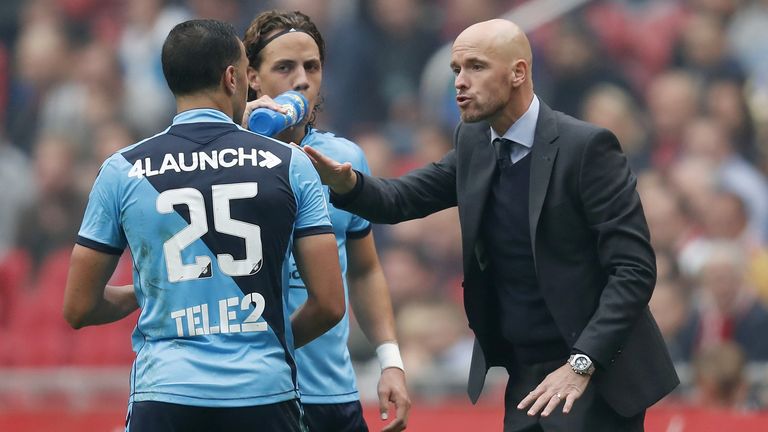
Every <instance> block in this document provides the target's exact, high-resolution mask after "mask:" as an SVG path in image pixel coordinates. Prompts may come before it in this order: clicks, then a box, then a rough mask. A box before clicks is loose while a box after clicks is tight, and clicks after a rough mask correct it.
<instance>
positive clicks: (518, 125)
mask: <svg viewBox="0 0 768 432" xmlns="http://www.w3.org/2000/svg"><path fill="white" fill-rule="evenodd" d="M539 105H540V104H539V98H538V97H537V96H536V95H533V100H532V101H531V105H529V106H528V111H526V112H525V113H524V114H523V115H522V116H520V118H519V119H517V121H516V122H514V123H512V126H510V127H509V129H507V131H506V132H504V135H503V136H501V137H499V134H497V133H496V131H495V130H493V128H491V142H493V141H494V140H495V139H496V138H506V139H508V140H510V141H514V142H516V143H518V144H522V145H524V146H525V147H528V148H531V147H533V137H534V135H535V134H536V123H537V122H538V120H539Z"/></svg>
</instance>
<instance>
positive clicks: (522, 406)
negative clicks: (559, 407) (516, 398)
mask: <svg viewBox="0 0 768 432" xmlns="http://www.w3.org/2000/svg"><path fill="white" fill-rule="evenodd" d="M541 393H543V391H542V390H539V388H538V387H537V388H535V389H533V391H532V392H530V393H528V396H526V397H525V398H523V400H521V401H520V403H519V404H517V409H521V410H522V409H526V408H528V406H529V405H531V404H532V403H533V401H535V400H536V399H538V397H539V396H541Z"/></svg>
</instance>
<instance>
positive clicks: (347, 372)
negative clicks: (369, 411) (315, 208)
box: [288, 129, 371, 404]
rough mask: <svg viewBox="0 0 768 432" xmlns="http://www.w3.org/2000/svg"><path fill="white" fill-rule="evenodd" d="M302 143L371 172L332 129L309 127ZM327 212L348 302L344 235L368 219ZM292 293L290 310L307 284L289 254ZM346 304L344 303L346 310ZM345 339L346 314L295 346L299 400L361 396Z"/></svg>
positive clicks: (365, 228)
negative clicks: (331, 326) (320, 332)
mask: <svg viewBox="0 0 768 432" xmlns="http://www.w3.org/2000/svg"><path fill="white" fill-rule="evenodd" d="M301 145H302V146H304V145H309V146H311V147H313V148H316V149H318V150H320V151H321V152H322V153H323V154H325V155H327V156H328V157H330V158H332V159H335V160H337V161H339V162H342V163H343V162H350V163H351V164H352V166H353V168H355V169H356V170H358V171H360V172H363V173H365V174H370V169H369V168H368V162H367V161H366V160H365V155H364V154H363V151H362V150H361V149H360V147H358V146H357V145H356V144H354V143H352V142H351V141H348V140H346V139H344V138H340V137H337V136H335V135H333V134H332V133H330V132H321V131H318V130H316V129H309V132H308V133H307V135H306V136H305V137H304V139H303V140H302V141H301ZM323 190H324V193H325V196H326V199H327V200H329V196H328V195H329V191H328V187H327V186H323ZM328 212H329V213H330V216H331V222H332V223H333V231H334V233H335V234H336V244H337V245H338V247H339V264H340V265H341V274H342V280H343V281H344V298H345V301H346V302H347V306H349V291H348V288H347V248H346V245H347V240H348V239H350V238H362V237H365V236H366V235H368V233H369V232H370V231H371V224H370V222H368V221H367V220H365V219H363V218H361V217H359V216H356V215H353V214H352V213H349V212H346V211H344V210H339V209H337V208H335V207H334V206H333V205H331V204H330V201H329V204H328ZM290 269H291V274H290V286H291V289H290V294H289V299H288V300H289V302H288V305H289V308H290V311H291V312H293V311H294V310H296V309H297V308H298V307H299V306H301V305H302V304H304V302H305V301H306V300H307V289H306V287H305V286H304V282H303V281H302V280H301V277H300V275H299V272H298V270H297V269H296V262H295V261H294V259H293V256H291V259H290ZM348 309H349V307H347V310H348ZM348 338H349V314H348V313H345V314H344V318H342V319H341V321H339V323H338V324H336V326H334V327H333V328H332V329H330V330H329V331H328V332H326V333H325V334H323V335H322V336H320V337H318V338H317V339H315V340H313V341H312V342H310V343H309V344H307V345H305V346H303V347H301V348H299V349H297V350H296V360H297V362H298V365H299V390H300V392H301V401H302V402H303V403H309V404H332V403H345V402H352V401H356V400H358V399H359V395H358V392H357V385H356V382H355V371H354V369H352V361H351V359H350V357H349V351H348V350H347V339H348Z"/></svg>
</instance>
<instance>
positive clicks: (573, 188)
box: [305, 20, 679, 432]
mask: <svg viewBox="0 0 768 432" xmlns="http://www.w3.org/2000/svg"><path fill="white" fill-rule="evenodd" d="M532 63H533V61H532V55H531V47H530V44H529V42H528V39H527V37H526V36H525V34H524V33H523V32H522V31H521V30H520V28H519V27H518V26H517V25H515V24H514V23H512V22H510V21H506V20H491V21H486V22H481V23H478V24H475V25H472V26H470V27H469V28H467V29H466V30H464V31H463V32H462V33H461V34H460V35H459V36H458V37H457V38H456V41H455V42H454V44H453V47H452V54H451V68H452V69H453V71H454V73H455V76H456V78H455V87H456V91H457V96H456V102H457V104H458V106H459V109H460V112H461V120H462V121H461V123H460V124H459V125H458V126H457V128H456V133H455V136H454V144H455V149H454V150H452V151H451V152H449V153H448V154H446V156H445V157H444V158H443V159H442V160H440V161H439V162H437V163H433V164H430V165H427V166H425V167H423V168H420V169H417V170H414V171H412V172H410V173H408V174H406V175H405V176H403V177H400V178H398V179H379V178H375V177H371V176H367V175H363V174H361V173H360V172H357V171H354V170H352V169H351V167H350V166H349V165H348V164H339V163H337V162H335V161H333V160H331V159H328V158H327V157H325V156H324V155H322V154H321V153H320V152H317V151H316V150H314V149H311V148H308V149H305V151H306V152H307V153H308V154H309V156H310V157H311V158H312V159H313V162H314V163H315V167H316V168H317V169H318V171H319V172H320V175H321V178H322V179H323V181H324V183H327V184H328V185H329V186H330V187H331V190H332V202H333V203H334V205H336V206H337V207H340V208H343V209H345V210H348V211H351V212H353V213H357V214H359V215H361V216H363V217H365V218H367V219H369V220H371V221H372V222H377V223H397V222H401V221H405V220H409V219H415V218H421V217H424V216H427V215H429V214H431V213H434V212H437V211H439V210H442V209H445V208H448V207H452V206H458V208H459V217H460V224H461V231H462V243H463V244H462V250H463V258H464V260H463V266H464V283H463V286H464V304H465V309H466V312H467V317H468V319H469V326H470V327H471V328H472V330H473V331H474V333H475V336H476V344H475V350H474V353H473V359H472V366H471V370H470V377H469V388H468V390H469V394H470V398H471V399H472V401H473V402H474V401H476V400H477V397H478V396H479V394H480V391H481V390H482V385H483V381H484V379H485V373H486V371H487V370H488V368H489V367H491V366H503V367H505V368H506V369H507V370H508V371H509V382H508V384H507V391H506V397H505V406H506V413H505V418H504V431H505V432H515V431H569V432H570V431H584V432H595V431H625V432H626V431H642V430H643V421H644V416H645V410H646V408H648V407H649V406H651V405H652V404H653V403H655V402H656V401H658V400H659V399H661V398H662V397H663V396H664V395H666V394H667V393H669V392H670V391H671V390H672V389H673V388H674V387H675V386H676V385H677V384H678V382H679V381H678V378H677V375H676V373H675V370H674V368H673V365H672V362H671V360H670V357H669V354H668V352H667V349H666V347H665V345H664V341H663V339H662V337H661V334H660V333H659V330H658V327H657V325H656V323H655V321H654V319H653V317H652V316H651V314H650V312H649V309H648V301H649V299H650V297H651V293H652V292H653V287H654V284H655V279H656V268H655V257H654V252H653V249H652V248H651V245H650V241H649V233H648V227H647V224H646V221H645V216H644V214H643V209H642V206H641V203H640V199H639V197H638V194H637V191H636V187H635V186H636V177H635V176H634V174H633V173H632V172H631V171H630V168H629V166H628V164H627V159H626V157H625V156H624V154H623V153H622V151H621V148H620V146H619V142H618V140H617V139H616V137H615V136H614V134H613V133H611V132H610V131H608V130H606V129H601V128H599V127H597V126H594V125H591V124H588V123H585V122H582V121H579V120H577V119H574V118H572V117H569V116H567V115H565V114H562V113H560V112H556V111H553V110H552V109H550V108H549V107H548V106H547V105H546V104H545V103H544V102H542V101H540V100H539V98H538V97H537V96H536V94H535V93H534V90H533V82H532V79H531V67H532Z"/></svg>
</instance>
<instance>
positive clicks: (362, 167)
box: [347, 146, 371, 239]
mask: <svg viewBox="0 0 768 432" xmlns="http://www.w3.org/2000/svg"><path fill="white" fill-rule="evenodd" d="M354 148H355V157H354V162H353V165H352V166H353V167H355V169H357V170H359V172H361V173H362V174H365V175H368V176H369V175H371V169H370V168H369V167H368V161H367V160H366V159H365V154H363V150H362V149H360V147H357V146H355V147H354ZM370 232H371V223H370V222H368V220H366V219H365V218H362V217H360V216H358V215H356V214H353V215H352V220H351V221H350V222H349V225H348V226H347V238H350V239H360V238H363V237H365V236H367V235H368V234H369V233H370Z"/></svg>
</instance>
